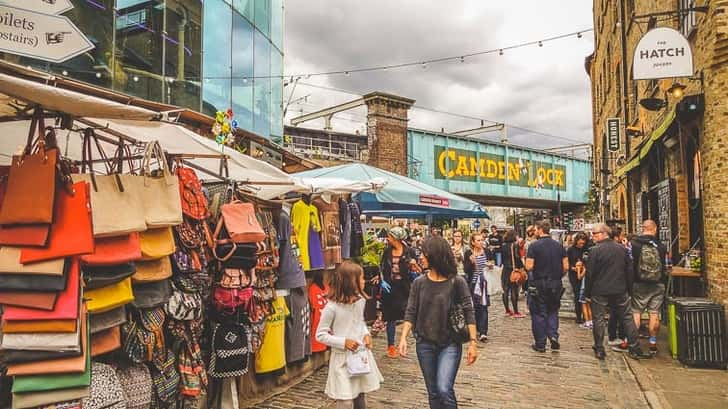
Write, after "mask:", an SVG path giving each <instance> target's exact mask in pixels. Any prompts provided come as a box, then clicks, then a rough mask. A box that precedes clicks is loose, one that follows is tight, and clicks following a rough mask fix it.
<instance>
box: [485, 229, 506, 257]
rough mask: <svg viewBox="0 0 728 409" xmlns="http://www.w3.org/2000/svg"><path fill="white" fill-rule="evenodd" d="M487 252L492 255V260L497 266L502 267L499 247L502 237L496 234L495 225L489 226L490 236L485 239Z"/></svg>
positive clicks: (501, 243)
mask: <svg viewBox="0 0 728 409" xmlns="http://www.w3.org/2000/svg"><path fill="white" fill-rule="evenodd" d="M487 240H488V250H489V251H490V253H491V254H492V258H493V260H495V264H496V265H497V266H499V267H500V266H502V265H503V253H501V247H502V246H503V237H502V236H501V235H500V233H498V226H496V225H495V224H494V225H492V226H490V234H489V235H488V237H487Z"/></svg>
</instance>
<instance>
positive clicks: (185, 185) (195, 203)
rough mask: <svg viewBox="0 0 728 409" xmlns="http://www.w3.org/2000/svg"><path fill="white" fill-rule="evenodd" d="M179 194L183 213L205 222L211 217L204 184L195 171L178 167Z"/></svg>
mask: <svg viewBox="0 0 728 409" xmlns="http://www.w3.org/2000/svg"><path fill="white" fill-rule="evenodd" d="M176 173H177V178H178V179H179V193H180V198H181V204H182V212H183V213H184V214H185V215H187V216H189V217H191V218H193V219H196V220H204V219H206V218H207V217H208V216H209V211H208V206H207V198H206V197H205V194H204V193H203V192H202V183H200V179H198V178H197V174H196V173H195V170H194V169H191V168H185V167H178V168H177V170H176Z"/></svg>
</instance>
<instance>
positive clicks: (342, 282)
mask: <svg viewBox="0 0 728 409" xmlns="http://www.w3.org/2000/svg"><path fill="white" fill-rule="evenodd" d="M328 299H329V302H328V303H327V304H326V306H325V307H324V309H323V311H322V312H321V321H320V322H319V324H318V328H317V329H316V340H317V341H318V342H321V343H322V344H325V345H328V346H330V347H331V348H332V349H331V358H329V375H328V379H327V381H326V391H325V392H326V395H328V396H329V397H331V398H332V399H336V400H337V406H336V407H337V408H338V409H365V408H366V394H367V393H369V392H374V391H375V390H377V389H379V386H380V383H381V382H382V381H383V380H384V378H382V375H381V373H380V372H379V368H377V363H376V361H374V355H372V352H371V348H372V337H371V335H370V334H369V330H368V329H367V325H366V323H365V322H364V305H365V304H366V299H367V295H366V294H365V293H364V270H362V268H361V266H359V265H358V264H356V263H354V262H351V261H345V262H343V263H342V264H341V265H339V268H338V269H337V270H336V273H335V274H332V275H331V283H330V289H329V294H328Z"/></svg>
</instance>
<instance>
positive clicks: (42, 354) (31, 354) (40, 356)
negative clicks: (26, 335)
mask: <svg viewBox="0 0 728 409" xmlns="http://www.w3.org/2000/svg"><path fill="white" fill-rule="evenodd" d="M81 353H82V352H81V350H79V351H24V350H20V349H5V350H3V362H5V363H8V364H19V363H23V362H36V361H48V360H51V359H61V358H71V357H74V356H80V355H81Z"/></svg>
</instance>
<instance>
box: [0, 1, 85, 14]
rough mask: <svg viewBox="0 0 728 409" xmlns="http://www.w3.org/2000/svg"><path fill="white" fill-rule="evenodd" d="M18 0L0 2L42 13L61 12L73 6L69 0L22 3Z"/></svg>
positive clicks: (0, 2)
mask: <svg viewBox="0 0 728 409" xmlns="http://www.w3.org/2000/svg"><path fill="white" fill-rule="evenodd" d="M19 3H20V2H19V1H18V0H0V4H7V5H8V6H14V7H18V6H21V7H20V8H23V9H26V10H30V11H37V12H38V13H43V14H63V13H65V12H67V11H68V10H70V9H72V8H73V4H71V0H24V1H23V3H22V5H21V4H19Z"/></svg>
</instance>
